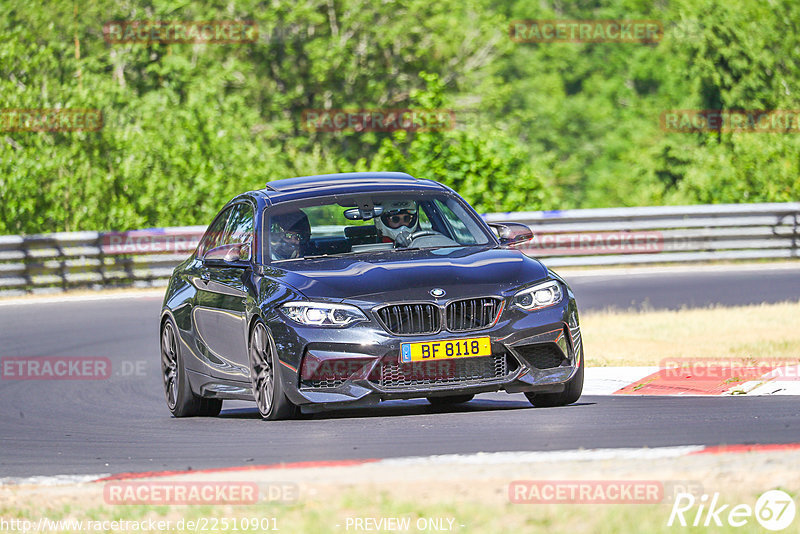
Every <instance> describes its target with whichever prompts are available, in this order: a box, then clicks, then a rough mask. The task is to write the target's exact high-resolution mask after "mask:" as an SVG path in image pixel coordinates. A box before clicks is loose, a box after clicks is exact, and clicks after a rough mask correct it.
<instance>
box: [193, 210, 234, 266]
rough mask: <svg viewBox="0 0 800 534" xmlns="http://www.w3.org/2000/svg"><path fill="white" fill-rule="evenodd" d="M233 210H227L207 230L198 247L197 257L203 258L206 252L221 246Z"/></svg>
mask: <svg viewBox="0 0 800 534" xmlns="http://www.w3.org/2000/svg"><path fill="white" fill-rule="evenodd" d="M230 213H231V208H228V209H226V210H225V211H224V212H222V213H220V214H219V215H217V218H216V219H214V222H212V223H211V226H209V227H208V230H206V233H205V235H204V236H203V239H201V240H200V245H199V246H198V247H197V256H198V257H200V258H202V257H203V256H205V254H206V252H208V251H209V250H211V249H212V248H214V247H216V246H218V245H219V243H220V240H221V239H222V233H223V232H224V231H225V223H226V222H227V221H228V217H229V216H230Z"/></svg>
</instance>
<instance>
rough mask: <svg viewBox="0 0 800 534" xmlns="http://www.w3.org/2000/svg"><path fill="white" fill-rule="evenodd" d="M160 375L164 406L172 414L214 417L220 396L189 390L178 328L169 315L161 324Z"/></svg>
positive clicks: (217, 409)
mask: <svg viewBox="0 0 800 534" xmlns="http://www.w3.org/2000/svg"><path fill="white" fill-rule="evenodd" d="M161 377H162V378H163V381H164V393H165V394H166V396H167V408H169V411H170V412H172V415H174V416H175V417H192V416H196V415H201V416H206V417H214V416H216V415H219V412H220V410H221V409H222V400H221V399H206V398H203V397H198V396H197V395H195V394H194V393H193V392H192V388H191V386H190V385H189V377H188V376H186V366H185V364H184V361H183V357H182V356H181V351H180V347H179V343H178V331H177V329H176V328H175V323H173V322H172V319H171V318H169V319H167V320H166V321H164V325H163V326H162V327H161Z"/></svg>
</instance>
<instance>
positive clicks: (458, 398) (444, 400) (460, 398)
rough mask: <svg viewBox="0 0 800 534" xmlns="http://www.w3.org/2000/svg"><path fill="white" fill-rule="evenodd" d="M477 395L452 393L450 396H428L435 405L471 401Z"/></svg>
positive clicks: (429, 400)
mask: <svg viewBox="0 0 800 534" xmlns="http://www.w3.org/2000/svg"><path fill="white" fill-rule="evenodd" d="M474 397H475V395H450V396H449V397H428V402H430V403H431V404H432V405H433V406H450V405H451V404H463V403H465V402H469V401H471V400H472V399H473V398H474Z"/></svg>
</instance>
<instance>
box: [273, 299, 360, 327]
mask: <svg viewBox="0 0 800 534" xmlns="http://www.w3.org/2000/svg"><path fill="white" fill-rule="evenodd" d="M281 311H282V312H283V313H284V315H286V317H288V318H289V319H291V320H292V321H294V322H296V323H300V324H302V325H307V326H338V327H344V326H350V325H351V324H355V323H357V322H359V321H366V320H367V316H366V315H364V312H362V311H361V310H359V309H358V308H356V307H355V306H350V305H348V304H328V303H324V302H287V303H286V304H284V305H283V306H281Z"/></svg>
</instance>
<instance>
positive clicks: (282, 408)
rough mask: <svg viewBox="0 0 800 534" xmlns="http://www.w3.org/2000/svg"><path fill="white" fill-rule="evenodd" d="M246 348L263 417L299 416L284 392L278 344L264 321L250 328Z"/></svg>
mask: <svg viewBox="0 0 800 534" xmlns="http://www.w3.org/2000/svg"><path fill="white" fill-rule="evenodd" d="M247 352H248V354H249V358H250V384H251V385H252V386H253V398H254V400H255V401H256V405H257V406H258V412H259V413H260V414H261V417H262V418H264V419H267V420H270V421H277V420H279V419H292V418H294V417H296V416H297V414H298V412H299V411H300V410H299V409H298V407H297V406H295V405H294V404H292V402H291V401H290V400H289V399H288V398H287V397H286V394H285V393H284V389H283V384H282V382H281V373H280V370H279V368H278V358H277V355H276V354H275V344H274V343H273V342H272V337H271V336H270V335H269V332H268V331H267V327H266V326H265V325H264V323H263V322H261V321H258V322H256V324H255V326H253V329H252V331H251V332H250V342H249V344H248V351H247Z"/></svg>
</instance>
